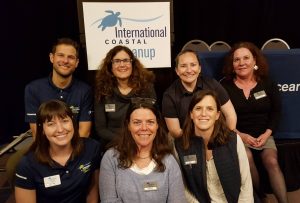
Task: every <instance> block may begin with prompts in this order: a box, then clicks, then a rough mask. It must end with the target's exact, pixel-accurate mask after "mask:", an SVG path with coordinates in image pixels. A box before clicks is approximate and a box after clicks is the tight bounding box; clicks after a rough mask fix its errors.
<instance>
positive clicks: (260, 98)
mask: <svg viewBox="0 0 300 203" xmlns="http://www.w3.org/2000/svg"><path fill="white" fill-rule="evenodd" d="M223 71H224V74H225V79H224V80H223V81H222V85H223V86H224V88H225V89H226V90H227V92H228V94H229V96H230V99H231V101H232V103H233V106H234V108H235V111H236V113H237V118H238V119H237V127H236V128H237V129H236V130H235V131H236V132H237V134H238V135H239V136H240V137H241V138H242V140H243V142H244V143H245V145H246V146H247V148H246V149H247V154H248V159H249V163H250V170H251V175H252V181H253V185H254V188H255V189H256V191H257V192H259V194H260V195H261V197H264V194H261V192H262V191H261V188H260V184H259V182H260V180H259V173H258V171H257V168H256V165H255V160H257V158H258V160H259V159H260V160H261V161H262V164H263V166H264V168H265V169H266V170H267V173H268V176H269V179H270V185H271V188H272V190H273V193H274V195H275V196H276V198H277V201H278V202H280V203H285V202H287V201H288V200H287V193H286V186H285V180H284V177H283V174H282V171H281V169H280V166H279V163H278V158H277V148H276V144H275V141H274V138H273V134H274V132H275V130H276V128H277V126H278V125H279V120H280V114H281V99H280V94H279V90H278V86H277V84H276V83H275V82H274V81H273V80H272V78H270V77H269V75H268V63H267V60H266V58H265V57H264V55H263V53H262V52H261V50H260V49H259V48H258V47H257V46H256V45H254V44H253V43H251V42H239V43H236V44H235V45H234V46H233V47H232V49H231V50H230V52H229V53H228V56H227V59H226V61H225V66H224V69H223Z"/></svg>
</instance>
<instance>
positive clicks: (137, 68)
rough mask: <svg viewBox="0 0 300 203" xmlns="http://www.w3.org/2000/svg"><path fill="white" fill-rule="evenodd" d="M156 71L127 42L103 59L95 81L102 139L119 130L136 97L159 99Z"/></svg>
mask: <svg viewBox="0 0 300 203" xmlns="http://www.w3.org/2000/svg"><path fill="white" fill-rule="evenodd" d="M153 82H154V74H153V73H152V72H150V71H148V70H147V69H145V68H144V66H143V65H142V64H141V62H140V61H139V60H138V59H137V58H136V57H135V56H134V55H133V53H132V51H131V50H130V49H129V48H128V47H125V46H120V45H118V46H116V47H114V48H112V49H111V50H110V51H109V52H108V53H107V55H106V57H105V58H104V59H103V61H102V63H101V65H100V67H99V70H98V71H97V74H96V81H95V128H96V133H97V136H98V137H100V138H101V141H102V142H104V143H107V142H109V141H111V140H112V139H113V138H114V137H115V136H116V135H117V134H118V132H119V130H120V128H121V126H122V122H123V120H124V116H125V114H126V111H127V108H128V106H129V104H130V102H131V99H132V98H136V97H143V98H146V97H147V98H153V99H156V93H155V90H154V87H153Z"/></svg>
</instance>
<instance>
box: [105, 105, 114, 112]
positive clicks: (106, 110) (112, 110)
mask: <svg viewBox="0 0 300 203" xmlns="http://www.w3.org/2000/svg"><path fill="white" fill-rule="evenodd" d="M115 111H116V105H115V104H105V112H115Z"/></svg>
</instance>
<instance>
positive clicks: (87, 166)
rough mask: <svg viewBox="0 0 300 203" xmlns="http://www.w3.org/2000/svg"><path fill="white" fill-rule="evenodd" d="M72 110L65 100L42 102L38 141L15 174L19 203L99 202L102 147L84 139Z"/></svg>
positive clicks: (38, 117)
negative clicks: (80, 134) (81, 136)
mask: <svg viewBox="0 0 300 203" xmlns="http://www.w3.org/2000/svg"><path fill="white" fill-rule="evenodd" d="M76 123H77V122H76V121H75V120H74V115H73V113H72V110H71V109H70V108H69V107H68V106H67V105H66V104H65V103H64V102H62V101H59V100H50V101H48V102H45V103H42V104H41V106H40V107H39V110H38V112H37V131H36V138H35V140H34V142H33V144H32V145H31V146H30V148H29V151H28V152H27V153H26V154H25V156H24V157H23V158H22V159H21V161H20V163H19V165H18V168H17V171H16V175H15V179H16V180H15V197H16V202H17V203H36V202H43V203H47V202H49V203H50V202H51V203H53V202H69V203H86V202H87V203H97V202H98V200H99V197H98V196H99V195H98V177H99V165H100V151H101V150H100V148H99V144H98V143H97V142H96V141H94V140H92V139H90V138H80V136H79V131H78V127H77V124H76Z"/></svg>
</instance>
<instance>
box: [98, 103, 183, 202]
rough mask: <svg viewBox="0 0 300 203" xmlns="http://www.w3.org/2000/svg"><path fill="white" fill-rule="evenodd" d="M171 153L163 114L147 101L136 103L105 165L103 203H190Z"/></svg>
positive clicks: (130, 109) (101, 185)
mask: <svg viewBox="0 0 300 203" xmlns="http://www.w3.org/2000/svg"><path fill="white" fill-rule="evenodd" d="M171 151H172V149H171V147H170V144H169V140H168V138H167V133H166V132H165V127H164V123H163V119H162V117H161V115H160V112H159V110H158V109H157V108H156V107H155V106H154V105H153V104H151V103H148V102H147V101H137V102H136V103H132V104H131V105H130V107H129V109H128V111H127V114H126V116H125V121H124V125H123V129H122V133H121V134H120V136H117V139H116V140H115V141H114V142H113V143H112V147H111V148H110V149H108V150H107V151H106V153H105V154H104V156H103V159H102V161H101V167H100V179H99V181H100V197H101V203H106V202H124V203H133V202H160V203H163V202H172V203H176V202H178V203H184V202H186V199H185V196H184V186H183V182H182V175H181V172H180V168H179V165H178V163H177V162H176V160H175V158H174V157H173V155H172V154H171Z"/></svg>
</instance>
